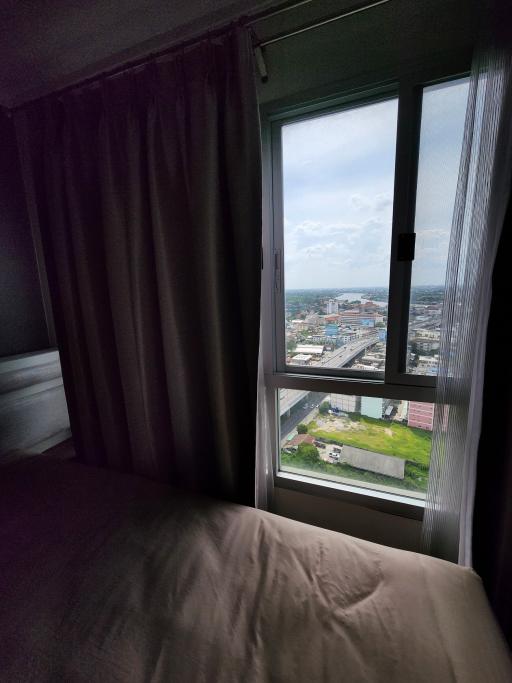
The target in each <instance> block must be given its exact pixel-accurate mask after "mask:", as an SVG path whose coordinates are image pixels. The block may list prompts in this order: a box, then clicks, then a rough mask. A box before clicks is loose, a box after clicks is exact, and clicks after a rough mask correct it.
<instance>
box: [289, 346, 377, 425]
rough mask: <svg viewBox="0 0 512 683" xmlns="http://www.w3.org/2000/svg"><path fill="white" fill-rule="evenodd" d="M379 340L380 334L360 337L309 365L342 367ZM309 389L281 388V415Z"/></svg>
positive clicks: (302, 397)
mask: <svg viewBox="0 0 512 683" xmlns="http://www.w3.org/2000/svg"><path fill="white" fill-rule="evenodd" d="M378 341H379V335H378V333H377V334H371V335H368V336H367V337H364V338H363V339H358V340H357V341H353V342H350V343H349V344H345V345H344V346H342V347H341V348H339V349H335V350H334V351H327V352H326V353H325V354H324V355H323V356H322V358H321V359H320V361H318V362H316V363H315V364H314V365H310V366H308V367H316V368H342V367H344V366H345V365H347V363H350V361H352V360H354V358H355V357H356V356H358V355H359V354H360V353H361V352H363V351H365V350H366V349H367V348H368V347H369V346H373V344H376V343H377V342H378ZM300 367H302V366H297V370H298V372H300ZM308 393H309V391H297V390H295V389H280V399H279V415H280V416H282V415H284V414H285V413H287V412H288V411H289V410H291V409H292V408H293V406H295V405H297V403H300V401H302V400H303V399H304V398H306V396H307V395H308Z"/></svg>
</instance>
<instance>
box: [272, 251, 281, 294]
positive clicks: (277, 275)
mask: <svg viewBox="0 0 512 683" xmlns="http://www.w3.org/2000/svg"><path fill="white" fill-rule="evenodd" d="M281 278H282V272H281V252H280V251H279V250H277V251H275V252H274V282H275V288H276V290H277V291H278V292H280V291H281V285H282V283H281Z"/></svg>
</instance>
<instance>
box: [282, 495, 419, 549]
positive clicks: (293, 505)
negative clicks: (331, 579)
mask: <svg viewBox="0 0 512 683" xmlns="http://www.w3.org/2000/svg"><path fill="white" fill-rule="evenodd" d="M274 493H275V495H274V505H273V508H272V512H275V513H276V514H278V515H282V516H283V517H289V518H290V519H296V520H298V521H299V522H306V523H307V524H312V525H314V526H318V527H322V528H324V529H332V530H333V531H339V532H341V533H344V534H349V535H350V536H356V537H357V538H363V539H365V540H367V541H373V542H375V543H382V544H383V545H388V546H392V547H394V548H401V549H403V550H412V551H414V552H419V550H420V540H421V522H420V521H418V520H415V519H407V518H406V517H399V516H398V515H390V514H388V513H385V512H380V511H378V510H372V509H370V508H367V507H364V506H361V505H355V504H352V503H346V502H342V501H339V500H335V499H334V498H324V497H321V496H316V495H310V494H307V493H303V492H301V491H292V490H290V489H285V488H276V489H275V492H274Z"/></svg>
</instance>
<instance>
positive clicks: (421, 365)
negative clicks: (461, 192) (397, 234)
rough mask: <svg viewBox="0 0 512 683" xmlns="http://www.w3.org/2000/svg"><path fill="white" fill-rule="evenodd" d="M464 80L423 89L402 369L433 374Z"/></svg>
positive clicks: (465, 87) (461, 126) (463, 110)
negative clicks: (407, 316) (407, 325)
mask: <svg viewBox="0 0 512 683" xmlns="http://www.w3.org/2000/svg"><path fill="white" fill-rule="evenodd" d="M468 87H469V84H468V79H466V78H464V79H458V80H456V81H451V82H449V83H444V84H442V85H435V86H431V87H428V88H425V89H424V90H423V103H422V114H421V132H420V151H419V160H418V185H417V195H416V218H415V224H414V229H415V232H416V256H415V260H414V262H413V267H412V278H411V304H410V311H409V331H408V353H407V370H408V372H412V373H414V374H418V375H436V374H437V366H438V359H439V336H440V324H441V312H442V306H443V299H444V286H445V279H446V262H447V256H448V243H449V240H450V230H451V225H452V216H453V207H454V203H455V191H456V187H457V178H458V173H459V163H460V155H461V149H462V136H463V132H464V118H465V114H466V103H467V97H468Z"/></svg>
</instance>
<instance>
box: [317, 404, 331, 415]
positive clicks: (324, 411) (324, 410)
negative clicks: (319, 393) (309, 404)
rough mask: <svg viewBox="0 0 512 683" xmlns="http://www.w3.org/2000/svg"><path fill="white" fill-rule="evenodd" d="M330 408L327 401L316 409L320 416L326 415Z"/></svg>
mask: <svg viewBox="0 0 512 683" xmlns="http://www.w3.org/2000/svg"><path fill="white" fill-rule="evenodd" d="M330 407H331V404H330V403H329V401H324V402H323V403H321V404H320V407H319V408H318V412H319V413H320V415H327V413H328V412H329V409H330Z"/></svg>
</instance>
